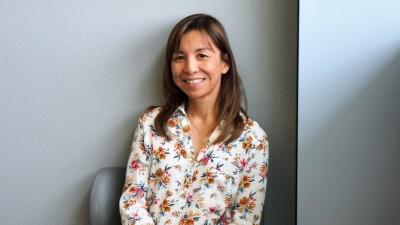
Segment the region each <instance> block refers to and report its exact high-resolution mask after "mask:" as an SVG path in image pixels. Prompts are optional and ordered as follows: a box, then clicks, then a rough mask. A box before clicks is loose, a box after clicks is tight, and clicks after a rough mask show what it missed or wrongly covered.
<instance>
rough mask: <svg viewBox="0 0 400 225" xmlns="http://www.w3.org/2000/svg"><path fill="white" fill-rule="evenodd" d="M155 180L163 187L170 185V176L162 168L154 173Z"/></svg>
mask: <svg viewBox="0 0 400 225" xmlns="http://www.w3.org/2000/svg"><path fill="white" fill-rule="evenodd" d="M154 176H155V180H156V181H157V182H159V183H161V184H162V185H164V186H165V185H167V184H168V183H169V180H170V179H169V176H168V174H167V173H166V172H165V171H164V170H163V169H161V168H158V169H157V170H156V172H155V173H154Z"/></svg>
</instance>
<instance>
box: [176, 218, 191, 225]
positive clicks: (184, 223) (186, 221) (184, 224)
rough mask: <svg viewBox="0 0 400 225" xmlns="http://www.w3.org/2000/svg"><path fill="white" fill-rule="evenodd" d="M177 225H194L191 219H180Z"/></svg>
mask: <svg viewBox="0 0 400 225" xmlns="http://www.w3.org/2000/svg"><path fill="white" fill-rule="evenodd" d="M179 225H194V220H193V219H181V220H180V221H179Z"/></svg>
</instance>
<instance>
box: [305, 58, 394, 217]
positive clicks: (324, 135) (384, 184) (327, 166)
mask: <svg viewBox="0 0 400 225" xmlns="http://www.w3.org/2000/svg"><path fill="white" fill-rule="evenodd" d="M399 97H400V56H399V57H397V58H396V60H394V61H393V62H392V63H390V64H389V65H388V66H387V68H386V69H384V70H383V71H382V72H381V73H379V74H377V75H376V76H375V79H373V80H372V81H371V82H370V83H369V84H368V85H367V87H366V88H365V89H363V90H362V91H361V92H359V94H358V95H356V96H355V97H354V98H353V99H352V100H351V101H349V102H350V104H348V105H347V106H345V107H343V108H342V109H341V110H339V113H338V114H337V115H335V117H334V118H333V119H332V120H331V121H328V122H327V123H326V126H324V127H323V128H322V129H321V130H320V131H316V132H315V134H317V135H316V136H315V137H313V138H312V139H311V141H310V142H308V143H305V144H304V149H305V150H306V151H309V153H307V154H308V155H313V158H312V159H309V161H308V162H309V165H307V170H305V171H304V174H308V176H309V177H310V181H311V182H309V183H308V184H307V187H305V189H307V191H308V192H309V193H312V194H310V195H309V196H311V198H307V199H305V200H304V202H305V205H308V206H311V208H308V209H307V208H306V209H305V210H307V211H305V212H304V217H307V220H308V221H313V222H315V224H318V223H319V222H320V221H318V222H317V221H314V220H313V218H315V216H314V215H319V218H323V219H324V220H325V221H335V222H334V223H337V224H350V223H351V224H365V225H367V224H371V225H372V224H400V217H398V212H397V211H398V210H397V209H398V202H400V192H399V191H398V188H396V187H398V186H399V185H400V177H399V176H398V172H399V171H400V164H399V163H398V162H399V159H400V152H399V151H398V150H399V149H398V148H399V147H398V146H400V139H399V137H400V116H399V115H400V101H399ZM314 156H315V157H314ZM315 168H319V169H318V170H315ZM338 196H340V197H338ZM371 203H373V204H371ZM303 208H304V207H303ZM355 215H364V216H362V217H361V216H355ZM394 218H397V221H393V219H394ZM349 219H350V220H353V221H349Z"/></svg>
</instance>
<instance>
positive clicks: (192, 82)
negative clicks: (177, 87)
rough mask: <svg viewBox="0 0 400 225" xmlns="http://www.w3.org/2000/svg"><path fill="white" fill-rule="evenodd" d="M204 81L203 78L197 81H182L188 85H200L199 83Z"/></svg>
mask: <svg viewBox="0 0 400 225" xmlns="http://www.w3.org/2000/svg"><path fill="white" fill-rule="evenodd" d="M204 80H205V78H199V79H192V80H189V79H188V80H183V81H184V82H185V83H188V84H198V83H200V82H202V81H204Z"/></svg>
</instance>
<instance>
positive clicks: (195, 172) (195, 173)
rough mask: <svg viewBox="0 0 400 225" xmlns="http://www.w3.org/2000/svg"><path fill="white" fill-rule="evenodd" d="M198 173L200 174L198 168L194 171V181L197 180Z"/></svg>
mask: <svg viewBox="0 0 400 225" xmlns="http://www.w3.org/2000/svg"><path fill="white" fill-rule="evenodd" d="M198 174H199V171H198V170H195V171H194V172H193V177H192V182H195V181H197V175H198Z"/></svg>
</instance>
